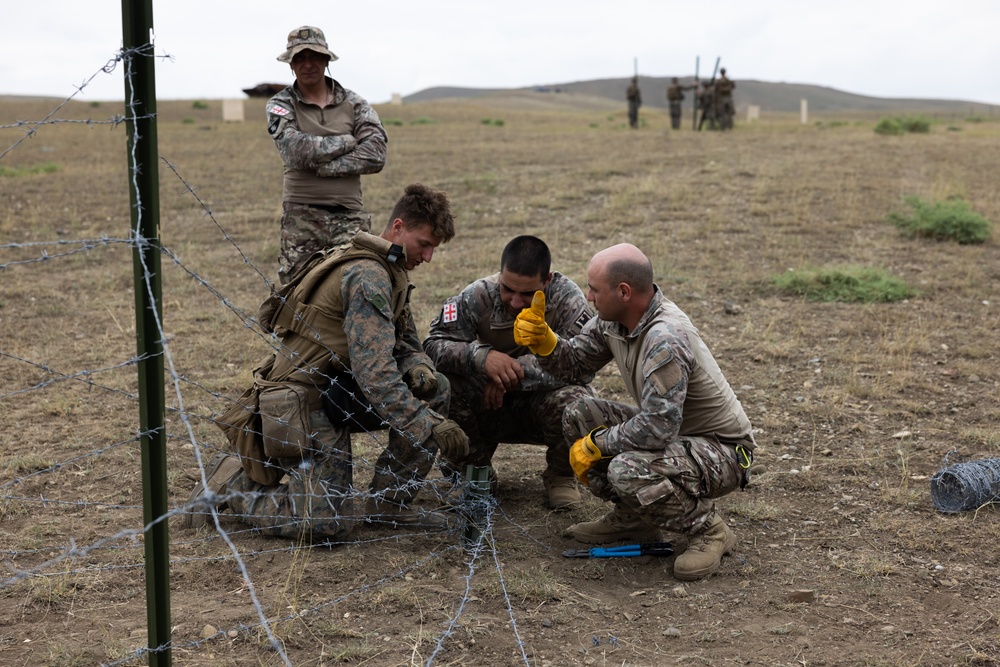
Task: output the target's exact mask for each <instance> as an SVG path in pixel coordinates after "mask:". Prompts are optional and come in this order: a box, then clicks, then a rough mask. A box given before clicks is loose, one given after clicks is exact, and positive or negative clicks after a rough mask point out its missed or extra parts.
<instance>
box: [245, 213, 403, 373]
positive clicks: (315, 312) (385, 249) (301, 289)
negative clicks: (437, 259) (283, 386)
mask: <svg viewBox="0 0 1000 667" xmlns="http://www.w3.org/2000/svg"><path fill="white" fill-rule="evenodd" d="M402 258H403V249H402V248H401V247H399V246H398V245H394V244H392V243H389V242H388V241H386V240H385V239H383V238H381V237H379V236H374V235H372V234H368V233H367V232H358V233H357V234H356V235H355V236H354V238H353V239H351V243H350V244H349V245H345V246H340V247H338V248H333V249H331V250H322V251H320V252H318V253H315V254H314V255H313V256H312V257H310V258H309V260H308V261H307V263H306V265H305V266H304V267H303V268H302V269H301V270H300V271H297V272H296V274H295V275H294V276H293V277H292V279H291V280H290V281H289V282H288V283H286V284H285V285H282V286H281V287H280V288H279V289H278V290H276V291H274V292H272V293H271V296H270V297H268V298H267V300H265V301H264V303H262V304H261V306H260V309H259V310H258V312H257V320H258V322H259V323H260V326H261V328H262V329H264V331H266V332H268V333H274V334H276V335H277V336H278V337H279V338H281V339H282V340H283V341H286V339H289V334H297V336H296V337H293V338H292V339H290V340H287V343H288V345H289V347H290V348H291V351H292V352H293V353H296V357H305V358H312V357H314V356H315V354H316V352H317V348H319V349H321V350H323V351H324V352H325V353H326V354H327V355H328V356H329V358H330V359H331V367H332V366H334V365H336V366H338V367H341V368H347V369H349V368H350V356H349V350H348V345H347V334H346V333H345V332H344V315H345V312H344V302H343V293H342V292H341V290H340V289H339V286H340V284H341V280H340V278H341V277H342V274H343V271H344V268H345V266H346V264H347V263H348V262H352V261H354V260H358V259H370V260H374V261H376V262H378V263H379V264H381V265H382V267H383V268H384V269H385V270H386V272H387V273H388V274H389V279H390V281H391V283H392V294H391V296H390V299H389V302H390V305H391V307H392V321H393V323H394V324H395V323H398V321H399V320H400V318H401V317H403V315H404V313H405V312H406V306H407V303H408V297H409V292H410V290H409V286H410V283H409V277H408V275H407V273H406V269H405V268H404V267H403V266H401V265H399V264H397V263H396V262H397V261H398V260H402ZM334 274H338V275H337V277H336V278H334V277H333V276H334ZM328 278H330V279H331V281H332V283H333V284H335V285H336V286H337V289H335V290H333V291H332V292H331V293H330V295H329V298H330V299H331V302H332V312H328V311H321V310H320V309H318V308H316V307H315V306H313V305H312V304H311V303H310V299H311V298H312V297H313V294H314V292H315V290H316V288H317V287H318V286H319V285H321V284H322V283H323V282H324V281H326V280H327V279H328ZM303 348H305V349H303ZM330 352H332V353H333V354H335V355H336V357H333V356H332V355H330V354H329V353H330ZM334 358H336V359H337V360H338V361H339V362H340V363H339V364H334V362H333V359H334ZM328 370H329V369H324V368H321V369H319V371H320V372H321V373H325V372H327V371H328ZM279 375H284V376H285V377H270V378H267V379H269V380H272V381H282V380H292V381H298V382H307V383H308V382H309V378H308V375H307V374H306V373H305V372H304V371H302V370H298V369H291V371H290V372H288V373H279Z"/></svg>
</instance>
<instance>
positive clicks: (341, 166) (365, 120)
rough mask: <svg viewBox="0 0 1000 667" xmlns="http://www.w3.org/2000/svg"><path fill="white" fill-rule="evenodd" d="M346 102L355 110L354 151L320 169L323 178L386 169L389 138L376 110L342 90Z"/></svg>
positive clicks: (354, 94) (356, 95) (360, 98)
mask: <svg viewBox="0 0 1000 667" xmlns="http://www.w3.org/2000/svg"><path fill="white" fill-rule="evenodd" d="M343 90H344V93H345V94H346V96H347V97H346V101H347V102H348V103H350V104H351V105H352V106H353V107H354V138H355V140H357V146H356V147H355V148H354V150H351V151H349V152H347V153H344V154H342V155H340V156H337V157H336V158H335V159H333V160H330V161H329V162H327V163H326V164H324V165H322V166H320V168H319V169H317V170H316V173H317V174H318V175H320V176H332V177H338V176H354V175H355V174H376V173H378V172H380V171H382V167H384V166H385V158H386V144H387V142H388V137H387V136H386V134H385V128H384V127H382V121H380V120H379V118H378V114H377V113H376V112H375V109H373V108H372V107H371V105H370V104H368V102H367V101H366V100H365V99H364V98H363V97H361V96H360V95H358V94H357V93H355V92H353V91H350V90H346V89H343Z"/></svg>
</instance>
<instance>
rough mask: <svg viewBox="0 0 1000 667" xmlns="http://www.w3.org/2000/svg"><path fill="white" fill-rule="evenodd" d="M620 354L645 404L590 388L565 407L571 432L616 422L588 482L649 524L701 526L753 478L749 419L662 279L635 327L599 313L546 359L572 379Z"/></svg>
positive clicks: (631, 386)
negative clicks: (720, 500) (595, 394)
mask: <svg viewBox="0 0 1000 667" xmlns="http://www.w3.org/2000/svg"><path fill="white" fill-rule="evenodd" d="M612 360H614V361H616V362H617V364H618V368H619V371H620V372H621V376H622V379H623V380H624V381H625V386H626V388H627V389H628V391H629V393H630V394H631V395H632V397H633V399H634V400H635V401H636V403H637V404H638V407H636V406H632V405H625V404H623V403H617V402H614V401H606V400H600V399H596V398H592V397H585V398H583V399H581V400H579V401H578V402H577V403H576V404H574V405H572V406H570V407H568V408H567V409H566V412H565V413H564V414H563V429H564V431H565V432H566V437H567V439H569V440H575V439H578V438H581V437H583V436H585V435H586V434H587V433H589V432H590V431H591V430H593V429H595V428H597V427H599V426H607V427H608V429H607V431H605V432H604V435H603V436H602V438H599V440H600V447H601V451H602V452H603V453H604V454H605V455H606V456H609V457H612V458H610V461H605V460H602V461H601V462H600V464H599V465H597V466H594V467H593V468H592V469H591V470H590V472H589V481H590V489H591V491H592V492H593V493H594V494H595V495H597V496H598V497H601V498H604V499H605V500H612V501H615V502H616V503H618V504H621V505H623V506H625V507H626V508H628V509H629V510H630V511H631V512H634V513H638V515H639V516H640V517H641V518H642V519H643V520H644V521H646V522H647V523H649V524H652V525H656V526H660V527H662V528H665V529H667V530H672V531H676V532H680V533H687V534H690V533H695V532H698V531H699V530H700V529H701V528H702V527H703V526H704V525H705V522H706V521H707V520H708V519H710V518H711V516H712V514H713V513H714V510H715V503H714V502H713V501H712V499H713V498H717V497H719V496H722V495H725V494H727V493H729V492H731V491H733V490H734V489H736V488H738V487H740V486H741V485H743V484H745V482H746V468H748V467H749V461H750V457H751V456H752V452H753V449H754V448H755V446H756V444H755V443H754V439H753V435H752V433H751V426H750V421H749V419H748V418H747V416H746V413H745V412H744V411H743V407H742V406H741V405H740V402H739V400H738V399H737V398H736V395H735V394H734V393H733V390H732V388H731V387H730V386H729V383H728V382H727V381H726V379H725V377H724V376H723V375H722V371H721V370H720V369H719V366H718V364H717V363H716V361H715V359H714V358H713V357H712V354H711V352H709V350H708V348H707V347H706V346H705V343H704V342H703V341H702V340H701V337H700V336H699V334H698V330H697V329H696V328H695V327H694V325H693V324H692V323H691V320H690V319H688V317H687V315H685V314H684V313H683V311H681V310H680V308H678V307H677V306H676V305H675V304H674V303H673V302H672V301H670V300H669V299H667V298H666V297H664V296H663V294H662V292H660V290H659V288H656V294H655V296H654V298H653V301H652V303H651V304H650V306H649V308H648V309H647V310H646V313H645V314H644V315H643V317H642V319H640V321H639V324H638V325H637V326H636V328H635V331H633V332H632V333H629V332H628V331H627V330H626V329H625V327H623V326H622V325H621V324H619V323H617V322H605V321H603V320H600V319H597V318H595V319H593V320H591V321H590V322H589V323H588V324H587V326H585V327H584V328H583V331H582V332H581V333H580V335H578V336H576V337H575V338H572V339H568V340H567V339H560V341H559V344H558V345H557V346H556V348H555V350H554V351H553V353H552V355H551V356H549V357H544V358H541V364H542V366H543V367H544V368H547V369H549V370H550V371H552V372H553V373H554V374H556V375H558V376H560V377H565V378H567V379H573V378H574V377H576V376H578V375H579V374H584V373H585V374H590V373H594V372H596V371H597V370H598V369H600V368H602V367H603V366H605V365H606V364H608V363H609V362H610V361H612ZM605 463H607V465H605Z"/></svg>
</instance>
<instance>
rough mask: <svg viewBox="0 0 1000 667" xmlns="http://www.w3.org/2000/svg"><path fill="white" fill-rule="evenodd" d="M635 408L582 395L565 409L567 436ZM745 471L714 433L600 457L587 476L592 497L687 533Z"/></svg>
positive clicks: (621, 418)
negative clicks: (601, 459) (609, 457)
mask: <svg viewBox="0 0 1000 667" xmlns="http://www.w3.org/2000/svg"><path fill="white" fill-rule="evenodd" d="M638 412H639V411H638V409H637V408H636V407H635V406H632V405H625V404H624V403H617V402H615V401H605V400H601V399H597V398H584V399H582V400H580V401H578V402H577V403H575V404H573V405H571V406H569V407H568V408H567V409H566V412H565V413H564V414H563V428H564V430H565V431H566V437H567V438H573V439H578V438H582V437H583V436H584V435H586V434H587V433H590V431H592V430H593V429H595V428H597V427H599V426H613V425H615V424H622V423H624V422H626V421H628V420H629V419H631V418H632V417H634V416H635V415H636V414H638ZM650 437H651V438H652V437H655V435H653V434H651V436H650ZM650 444H652V443H650ZM745 474H746V471H745V470H744V469H743V468H742V467H741V466H740V463H739V459H738V454H737V452H736V449H735V447H733V446H731V445H724V444H722V443H720V442H719V441H718V440H716V439H715V438H712V437H694V436H692V437H689V436H681V437H678V438H676V439H674V440H672V441H670V442H665V443H663V447H662V448H659V449H648V450H647V449H643V450H632V451H627V452H623V453H621V454H618V455H617V456H615V457H614V458H612V459H610V460H606V461H601V462H599V463H598V464H597V465H595V466H594V467H593V468H591V470H590V472H589V473H588V479H589V481H590V490H591V492H592V493H593V494H594V495H595V496H597V497H599V498H602V499H604V500H611V501H614V502H615V503H616V504H620V505H622V506H624V507H625V508H626V509H628V510H630V511H631V512H634V513H636V514H638V515H639V516H640V517H641V518H642V519H643V520H644V521H645V522H647V523H649V524H652V525H655V526H659V527H661V528H663V529H665V530H670V531H673V532H677V533H684V534H691V533H696V532H698V531H699V530H700V529H701V527H702V526H703V525H704V524H705V522H706V521H707V520H708V519H710V518H711V516H712V514H713V513H714V512H715V502H714V500H713V498H718V497H720V496H724V495H726V494H727V493H730V492H731V491H734V490H736V489H738V488H740V486H741V485H742V484H743V483H744V480H745Z"/></svg>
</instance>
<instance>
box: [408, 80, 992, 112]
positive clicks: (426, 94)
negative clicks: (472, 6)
mask: <svg viewBox="0 0 1000 667" xmlns="http://www.w3.org/2000/svg"><path fill="white" fill-rule="evenodd" d="M628 82H629V80H628V78H620V79H595V80H591V81H574V82H571V83H560V84H551V85H544V86H528V87H524V88H510V89H503V88H458V87H436V88H427V89H425V90H421V91H419V92H417V93H414V94H412V95H407V96H405V97H404V98H403V100H404V102H423V101H430V100H441V99H466V100H468V99H475V98H489V100H490V101H491V104H492V103H495V102H500V101H501V100H502V99H503V98H510V97H511V96H513V97H514V98H515V99H517V100H518V101H519V102H520V103H525V102H532V101H533V104H532V105H533V106H559V107H562V106H585V107H594V106H597V107H600V106H606V107H608V108H617V107H622V106H624V104H625V89H626V88H627V87H628ZM680 82H681V83H682V84H684V85H690V84H691V83H692V82H693V78H692V77H680ZM669 84H670V78H669V77H651V76H640V77H639V88H640V90H641V91H642V100H643V105H644V106H646V107H654V108H666V106H667V98H666V90H667V86H668V85H669ZM802 99H806V100H808V102H809V111H810V113H817V112H840V111H849V112H857V111H863V112H873V113H918V112H919V113H930V114H942V115H960V116H965V115H985V116H990V115H996V116H1000V107H998V106H996V105H990V104H984V103H981V102H969V101H964V100H934V99H901V98H884V97H868V96H865V95H856V94H854V93H848V92H844V91H842V90H836V89H834V88H828V87H825V86H815V85H810V84H801V83H774V82H770V81H753V80H744V79H737V80H736V90H735V92H734V100H735V102H736V107H737V113H740V112H741V111H743V110H745V109H746V107H747V105H750V104H756V105H758V106H760V108H761V111H763V112H779V113H798V111H799V100H802ZM690 106H691V96H690V93H688V97H687V99H686V100H685V107H688V108H690Z"/></svg>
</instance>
